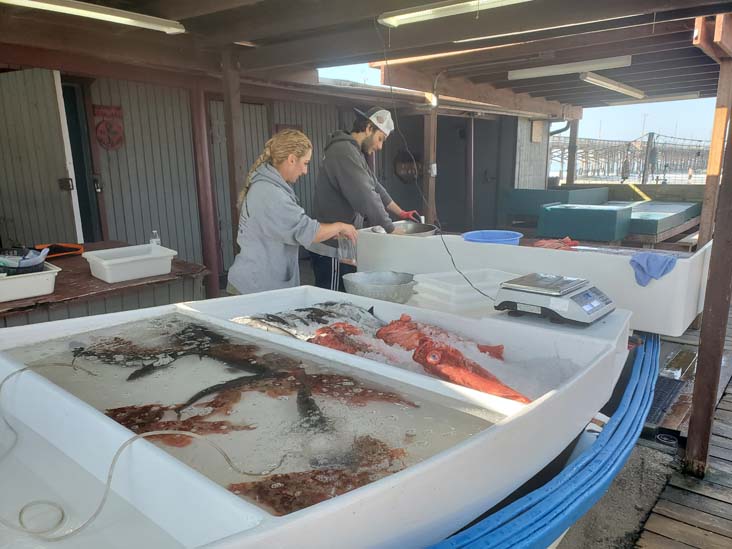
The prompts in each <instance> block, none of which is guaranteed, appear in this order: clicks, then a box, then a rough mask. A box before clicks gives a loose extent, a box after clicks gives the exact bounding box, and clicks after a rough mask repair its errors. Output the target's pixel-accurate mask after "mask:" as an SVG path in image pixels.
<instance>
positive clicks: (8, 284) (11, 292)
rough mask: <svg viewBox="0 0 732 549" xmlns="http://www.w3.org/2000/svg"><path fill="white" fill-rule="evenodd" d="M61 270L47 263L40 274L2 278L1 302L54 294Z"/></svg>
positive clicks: (0, 287) (0, 282)
mask: <svg viewBox="0 0 732 549" xmlns="http://www.w3.org/2000/svg"><path fill="white" fill-rule="evenodd" d="M60 270H61V269H59V268H58V267H56V265H52V264H50V263H46V264H45V265H44V266H43V270H42V271H41V272H38V273H28V274H19V275H13V276H0V302H3V301H14V300H16V299H25V298H27V297H37V296H39V295H48V294H52V293H53V290H54V288H55V287H56V275H57V274H58V273H59V271H60Z"/></svg>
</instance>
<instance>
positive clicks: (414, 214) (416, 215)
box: [399, 210, 420, 223]
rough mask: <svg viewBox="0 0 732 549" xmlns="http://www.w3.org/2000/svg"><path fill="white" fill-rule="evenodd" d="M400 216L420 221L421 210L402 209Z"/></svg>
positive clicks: (408, 219) (416, 221)
mask: <svg viewBox="0 0 732 549" xmlns="http://www.w3.org/2000/svg"><path fill="white" fill-rule="evenodd" d="M399 217H400V218H402V219H406V220H407V221H414V222H415V223H420V219H419V212H418V211H417V210H409V211H407V210H402V212H401V213H400V214H399Z"/></svg>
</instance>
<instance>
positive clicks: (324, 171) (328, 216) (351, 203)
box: [315, 131, 394, 251]
mask: <svg viewBox="0 0 732 549" xmlns="http://www.w3.org/2000/svg"><path fill="white" fill-rule="evenodd" d="M391 201H392V199H391V196H389V193H388V192H386V189H385V188H384V187H383V186H382V185H381V183H379V181H378V180H377V179H376V176H375V175H374V173H373V172H372V171H371V169H370V168H369V165H368V164H367V163H366V158H365V157H364V155H363V153H362V152H361V147H360V146H359V144H358V143H357V142H356V140H355V139H354V138H353V137H351V134H349V133H346V132H343V131H337V132H335V133H334V134H333V135H332V136H331V138H330V141H329V142H328V145H327V146H326V147H325V158H324V159H323V162H322V164H321V165H320V173H319V174H318V180H317V183H316V185H315V217H316V218H317V220H318V221H320V222H321V223H335V222H336V221H341V222H343V223H350V224H351V225H354V226H355V227H356V228H357V229H360V228H362V227H363V226H364V220H365V222H366V223H367V225H381V226H382V227H384V229H386V231H387V232H392V231H393V230H394V224H393V223H392V221H391V218H390V217H389V214H388V212H387V211H386V206H387V205H388V204H389V203H391ZM327 244H329V245H335V244H336V242H335V241H329V242H327ZM316 251H317V250H316Z"/></svg>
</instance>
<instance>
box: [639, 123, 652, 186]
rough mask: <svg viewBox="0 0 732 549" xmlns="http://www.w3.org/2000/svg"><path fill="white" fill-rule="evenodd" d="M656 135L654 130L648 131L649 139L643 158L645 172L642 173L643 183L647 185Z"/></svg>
mask: <svg viewBox="0 0 732 549" xmlns="http://www.w3.org/2000/svg"><path fill="white" fill-rule="evenodd" d="M654 137H655V135H654V133H653V132H649V133H648V140H647V141H646V155H645V157H644V158H643V173H642V175H641V185H645V184H646V183H647V182H648V176H649V175H650V173H651V170H649V167H650V166H649V164H650V163H651V151H652V150H653V138H654Z"/></svg>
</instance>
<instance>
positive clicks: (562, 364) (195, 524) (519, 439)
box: [0, 287, 631, 548]
mask: <svg viewBox="0 0 732 549" xmlns="http://www.w3.org/2000/svg"><path fill="white" fill-rule="evenodd" d="M332 300H347V301H350V302H352V303H354V304H356V305H360V306H364V307H372V306H373V307H374V314H375V315H376V316H377V317H378V318H380V319H382V320H383V321H390V320H394V319H396V318H399V316H400V315H401V314H402V313H407V314H409V315H411V316H412V317H413V318H414V319H415V320H418V321H422V322H429V323H432V324H435V325H438V326H441V327H444V328H447V329H450V330H451V331H453V332H456V333H458V334H460V335H462V336H464V337H466V338H470V339H474V340H476V341H486V340H488V341H491V342H493V343H502V344H504V345H505V348H506V350H505V353H506V360H507V361H511V366H512V367H514V366H515V368H516V370H517V372H524V374H523V375H524V376H525V377H526V379H527V382H530V383H540V382H543V383H545V384H546V387H548V388H549V389H548V390H547V391H546V392H545V393H544V394H543V396H541V397H539V398H537V399H536V400H534V401H533V402H532V403H531V404H528V405H524V404H521V403H518V402H514V401H509V400H505V399H502V398H499V397H495V396H493V395H488V394H485V393H480V392H477V391H474V390H471V389H467V388H465V387H460V386H457V385H453V384H451V383H447V382H444V381H441V380H439V379H436V378H433V377H428V376H425V375H421V374H418V373H415V372H411V371H407V370H403V369H400V368H397V367H394V366H389V365H386V364H382V363H379V362H375V361H373V360H369V359H367V358H363V357H358V356H352V355H348V354H345V353H342V352H340V351H336V350H333V349H330V348H326V347H320V346H316V345H313V344H310V343H307V342H304V341H300V340H297V339H293V338H291V337H286V336H283V335H278V334H275V333H269V332H264V331H260V330H257V329H255V328H251V327H248V326H243V325H240V324H237V323H235V322H233V319H235V318H236V317H239V316H242V315H248V314H254V313H264V312H278V311H282V310H287V309H293V308H297V307H304V306H310V305H314V304H317V303H320V302H324V301H332ZM172 312H178V313H180V314H183V315H187V316H190V317H192V318H194V319H200V320H203V321H206V322H208V323H211V324H214V325H218V326H220V327H222V328H226V329H227V330H231V331H236V332H241V333H242V334H247V335H249V336H254V337H256V338H259V339H261V340H262V341H264V342H270V343H274V344H278V345H282V346H285V347H288V348H290V349H293V350H297V351H300V352H302V353H305V354H309V355H310V356H312V357H317V359H318V360H321V361H322V360H328V361H329V364H332V367H333V368H336V369H339V370H342V371H344V372H348V371H352V372H354V374H355V373H356V372H360V374H359V375H364V376H368V377H370V378H373V379H374V380H377V379H378V380H379V383H381V384H386V385H389V384H390V383H391V384H399V383H401V384H406V385H408V386H411V387H413V388H414V389H413V390H414V391H419V392H424V391H427V392H430V393H433V394H435V395H436V396H435V398H437V397H438V396H439V397H440V398H449V399H451V401H453V402H454V403H455V406H456V407H457V408H458V409H464V410H466V411H467V410H471V409H481V410H484V411H485V413H487V414H489V415H490V416H491V417H495V418H496V422H495V423H494V424H493V425H490V426H488V427H487V428H486V429H484V430H482V431H480V432H478V433H476V434H474V435H472V436H471V437H470V438H468V439H466V440H464V441H462V442H459V443H457V444H455V445H454V446H452V447H450V448H449V449H447V450H445V451H442V452H440V453H437V454H435V455H433V456H432V457H429V458H427V459H425V460H424V461H422V462H420V463H418V464H416V465H413V466H410V467H408V468H407V469H404V470H402V471H400V472H397V473H395V474H393V475H390V476H388V477H385V478H383V479H380V480H378V481H376V482H373V483H371V484H369V485H367V486H364V487H362V488H359V489H358V490H354V491H352V492H348V493H346V494H344V495H341V496H339V497H337V498H334V499H332V500H328V501H325V502H323V503H320V504H318V505H314V506H312V507H309V508H305V509H302V510H300V511H297V512H295V513H292V514H290V515H286V516H282V517H277V516H273V515H270V514H269V513H267V512H265V511H263V510H262V509H260V508H258V507H256V506H254V505H253V504H250V503H248V502H246V501H244V500H241V499H239V498H237V497H236V496H234V495H233V494H231V493H229V492H228V491H226V490H225V489H223V488H222V487H221V486H219V485H217V484H215V483H214V482H213V481H211V480H209V479H208V478H206V477H204V476H203V475H201V474H200V473H198V472H197V471H195V470H193V469H191V468H189V467H187V466H186V465H184V464H182V463H181V462H179V461H178V460H176V459H175V458H173V457H172V456H171V455H169V454H167V453H166V452H164V451H162V450H161V449H159V448H157V447H156V446H154V445H153V444H151V443H149V442H147V441H137V442H135V444H134V446H133V448H131V450H130V451H129V452H128V453H127V454H125V455H124V456H123V459H122V462H121V463H120V467H119V471H118V475H117V476H116V477H115V481H114V484H113V489H114V495H115V497H116V496H119V498H121V499H122V500H124V501H125V502H126V503H127V504H129V505H130V506H132V507H133V508H134V509H135V510H137V511H139V513H141V514H142V515H144V517H145V518H146V520H149V521H151V523H152V524H154V525H157V527H158V528H160V529H161V531H162V532H165V533H166V534H167V535H168V536H169V537H170V538H171V539H172V540H173V541H174V542H175V543H176V544H179V545H180V546H183V547H196V546H200V545H205V544H208V545H206V546H207V547H216V548H244V547H263V546H272V547H295V546H297V547H346V546H348V547H367V546H369V547H374V546H379V547H405V546H424V545H429V544H432V543H435V542H437V541H439V540H441V539H444V538H445V537H446V536H449V535H450V534H451V533H453V532H454V531H456V530H458V529H459V528H461V527H462V526H464V525H466V524H467V523H469V522H470V521H471V520H473V519H474V518H476V517H477V516H479V515H480V514H481V513H483V512H484V511H486V510H487V509H489V508H491V507H492V506H493V505H495V504H496V503H498V502H499V501H500V500H502V499H503V498H504V497H506V496H507V495H508V494H510V493H511V492H512V491H514V490H515V489H516V488H518V487H519V486H520V485H521V484H523V483H524V482H525V481H526V480H528V479H529V478H531V477H532V476H533V475H534V474H536V473H537V472H538V471H540V470H541V469H542V468H543V467H544V466H545V465H546V464H548V463H549V462H550V461H551V460H552V459H553V458H554V457H555V456H557V455H558V454H559V453H560V452H561V451H562V450H563V449H564V448H565V447H566V446H567V445H568V444H569V443H570V442H571V441H572V440H573V439H574V438H575V437H576V436H577V434H579V433H580V432H581V431H582V430H583V428H584V427H585V425H586V424H587V422H588V421H589V420H590V419H591V418H592V417H593V416H594V415H595V413H596V412H597V411H598V410H599V409H600V408H601V407H602V406H603V405H604V404H605V402H606V401H607V400H608V399H609V398H610V395H611V394H612V391H613V387H614V386H615V383H616V382H617V379H618V377H619V375H620V372H621V370H622V367H623V364H624V362H625V360H626V358H627V354H628V351H627V336H628V330H629V320H630V316H631V315H630V313H629V312H628V311H623V310H616V311H615V312H613V313H611V314H610V315H608V316H607V317H605V318H604V319H602V320H601V321H598V322H596V323H595V324H594V325H592V326H591V327H589V328H586V329H581V328H578V327H574V326H553V325H549V324H547V323H542V322H541V321H540V319H533V318H518V319H508V318H503V317H499V318H488V319H481V320H479V321H474V320H473V321H471V320H469V319H466V318H461V317H457V316H451V315H446V314H443V313H438V312H436V311H428V310H424V309H418V308H414V307H409V306H406V305H397V304H393V303H387V302H382V301H377V300H373V299H368V298H362V297H358V296H351V295H345V294H340V293H336V292H330V291H327V290H321V289H317V288H312V287H298V288H291V289H287V290H278V291H273V292H264V293H261V294H252V295H246V296H236V297H229V298H221V299H215V300H206V301H198V302H191V303H187V304H180V305H169V306H165V307H155V308H149V309H144V310H138V311H129V312H122V313H114V314H106V315H98V316H94V317H86V318H77V319H70V320H63V321H58V322H48V323H44V324H36V325H30V326H23V327H18V328H6V329H4V330H2V331H0V379H2V378H4V377H5V376H7V375H8V374H9V373H11V372H13V371H14V370H16V369H17V368H20V367H22V366H23V364H22V363H19V362H16V361H14V360H12V359H11V358H10V357H9V355H8V354H6V353H4V352H2V351H3V350H7V349H9V348H13V347H19V346H20V347H22V346H27V345H34V346H37V345H43V342H44V341H45V340H47V339H49V335H50V334H53V336H54V337H67V336H73V335H74V334H80V333H84V332H88V331H91V330H96V329H100V328H108V327H112V326H116V325H118V324H122V323H126V322H131V321H137V320H142V319H149V318H154V317H157V316H160V315H164V314H170V313H172ZM0 408H1V409H2V411H3V413H5V414H8V415H9V416H10V417H12V418H15V419H16V420H18V421H20V422H22V423H24V424H26V425H28V427H29V428H30V429H32V430H33V431H34V432H35V433H37V434H38V435H39V436H40V437H41V438H42V439H44V440H45V441H47V442H48V443H49V444H50V445H52V446H53V447H54V448H55V449H57V450H58V451H59V452H61V453H62V454H63V455H65V456H67V457H68V458H70V459H71V460H73V461H75V462H76V463H78V464H79V465H80V466H81V467H82V468H83V470H85V471H86V472H88V473H89V474H90V475H92V476H93V477H95V478H96V479H97V480H99V481H102V480H103V479H104V476H105V475H106V472H107V467H108V466H109V461H110V459H111V456H112V455H113V454H114V452H115V451H116V449H117V448H118V447H119V445H120V444H122V442H123V441H125V440H127V439H128V438H129V437H130V436H132V433H131V432H130V431H128V430H127V429H125V428H124V427H122V426H120V425H119V424H117V423H115V422H114V421H113V420H111V419H110V418H107V417H106V416H105V415H104V414H103V413H101V412H99V411H97V410H96V409H94V408H92V407H91V406H89V405H87V404H86V403H84V402H82V401H80V400H79V399H78V398H76V397H74V396H72V395H71V394H70V393H68V392H66V391H65V390H63V389H61V388H59V387H58V386H56V385H55V384H53V383H51V382H50V381H48V380H47V379H45V378H44V377H42V376H40V375H38V374H36V373H33V372H24V373H22V374H20V375H19V376H16V378H15V379H13V380H11V381H10V383H8V384H7V385H6V387H5V388H4V389H3V394H2V395H0ZM18 458H19V459H21V460H23V459H24V456H22V455H21V456H18ZM25 458H28V459H26V460H25V463H26V466H27V467H29V468H37V469H38V474H39V475H41V474H44V472H45V471H50V470H53V467H54V463H53V460H54V456H53V454H49V455H48V456H45V455H40V456H35V459H29V458H30V456H25ZM3 465H7V463H5V462H4V460H0V467H2V466H3ZM222 466H223V465H222ZM46 476H47V477H48V475H46ZM62 480H63V479H57V480H54V479H53V475H51V476H50V477H48V481H49V482H51V483H52V484H53V486H54V488H55V489H56V490H57V491H58V492H59V493H63V490H64V489H67V488H65V484H64V482H63V481H62ZM71 496H73V497H72V499H73V498H76V497H77V495H76V494H72V495H71ZM89 497H90V498H92V499H93V501H94V502H96V501H97V499H96V495H94V494H91V495H89ZM21 499H22V497H21ZM110 512H111V511H110ZM123 524H124V528H123V529H120V523H117V525H116V527H117V530H114V527H115V526H114V517H108V518H107V521H100V522H99V524H97V525H96V528H90V529H89V530H88V531H87V532H85V533H83V534H81V535H80V537H79V539H77V540H74V538H72V539H71V540H70V542H71V543H72V544H71V545H67V546H68V547H77V546H78V547H94V543H96V544H97V545H96V546H97V547H102V546H111V545H107V544H106V543H105V540H107V539H109V538H110V532H112V533H114V534H115V536H117V537H116V539H118V540H119V541H120V543H122V545H120V546H124V542H125V541H126V540H127V539H128V538H126V537H125V536H128V537H129V540H133V539H135V531H136V528H137V526H136V524H135V522H134V521H132V520H131V519H129V521H128V522H124V523H123ZM375 524H378V528H376V527H374V525H375ZM110 528H111V529H112V530H110ZM125 531H128V532H129V534H125ZM0 535H2V533H0ZM105 536H106V537H105ZM119 536H122V537H121V538H120V537H119ZM82 541H83V542H84V543H81V542H82ZM29 543H30V542H29ZM33 543H35V542H33ZM74 543H78V545H74ZM31 546H33V547H35V546H38V547H63V545H58V544H42V543H40V542H39V543H37V545H31Z"/></svg>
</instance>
